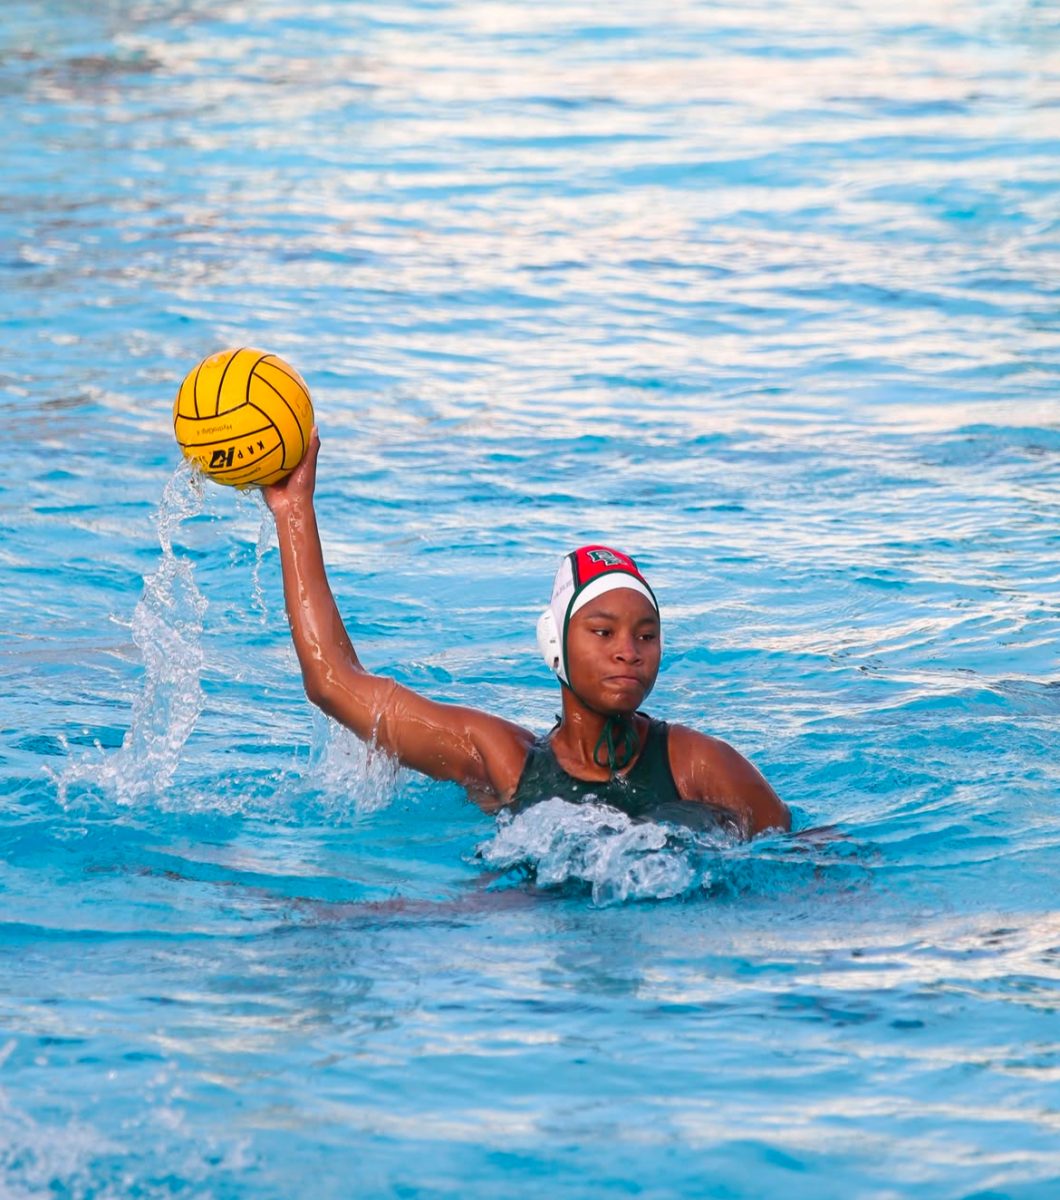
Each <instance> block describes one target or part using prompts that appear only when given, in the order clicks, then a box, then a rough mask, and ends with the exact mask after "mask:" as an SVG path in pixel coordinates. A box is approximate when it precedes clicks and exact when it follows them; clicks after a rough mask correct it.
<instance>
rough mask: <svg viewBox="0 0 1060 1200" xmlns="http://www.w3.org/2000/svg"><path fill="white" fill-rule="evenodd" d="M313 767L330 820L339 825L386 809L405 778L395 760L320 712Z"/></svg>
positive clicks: (316, 719)
mask: <svg viewBox="0 0 1060 1200" xmlns="http://www.w3.org/2000/svg"><path fill="white" fill-rule="evenodd" d="M311 767H312V776H313V779H314V781H315V782H316V783H317V784H318V785H319V787H320V790H321V801H322V803H323V806H324V808H325V810H326V812H327V815H328V819H329V820H330V821H332V822H337V823H339V824H343V823H345V822H347V821H349V820H351V819H352V818H355V817H360V816H364V815H365V814H367V813H373V812H379V811H380V810H381V809H384V808H386V807H387V806H388V805H389V804H390V803H391V802H392V801H393V799H394V797H395V796H396V795H397V793H398V791H399V789H400V787H401V782H402V778H403V772H402V769H401V767H400V766H399V764H398V763H397V761H396V760H395V759H393V758H391V757H390V756H389V755H388V754H386V753H385V752H384V751H382V750H380V749H379V748H378V747H377V746H375V745H370V744H368V743H366V742H362V741H361V740H360V738H358V737H356V735H354V734H353V733H351V732H350V731H349V730H348V729H346V728H345V727H344V726H342V725H339V724H338V723H337V722H335V721H332V720H330V719H329V718H327V717H325V716H324V714H323V713H319V712H314V715H313V746H312V757H311Z"/></svg>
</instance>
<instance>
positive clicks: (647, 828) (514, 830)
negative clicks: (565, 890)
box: [476, 798, 711, 905]
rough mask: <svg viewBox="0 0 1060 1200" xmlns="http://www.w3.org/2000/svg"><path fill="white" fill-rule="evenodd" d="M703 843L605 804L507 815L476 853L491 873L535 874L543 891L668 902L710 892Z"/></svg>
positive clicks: (547, 803) (559, 805)
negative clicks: (575, 886)
mask: <svg viewBox="0 0 1060 1200" xmlns="http://www.w3.org/2000/svg"><path fill="white" fill-rule="evenodd" d="M704 845H705V843H703V842H702V841H701V840H700V839H699V838H697V836H696V835H695V834H693V833H692V831H691V830H687V829H678V828H676V827H671V826H669V825H664V824H654V823H652V822H641V823H637V822H634V821H633V820H632V819H631V818H630V817H628V816H627V815H626V814H625V813H623V812H619V811H618V809H615V808H610V807H609V806H607V805H605V804H593V803H586V804H570V803H568V802H567V801H566V800H560V799H558V798H555V799H552V800H543V801H542V802H541V803H540V804H535V805H534V806H533V807H531V808H528V809H525V810H524V811H523V812H520V813H516V814H515V815H514V816H513V815H511V814H510V813H501V814H500V816H499V817H498V818H497V831H496V833H495V834H494V836H493V837H492V838H491V839H490V840H489V841H486V842H483V843H482V844H481V845H479V846H478V847H477V849H476V855H477V857H478V859H479V860H480V861H481V862H483V863H486V864H487V865H488V866H491V867H497V868H500V869H501V870H508V869H510V868H512V867H516V866H530V867H532V868H533V869H534V873H535V876H536V879H537V883H538V885H539V886H541V887H554V886H557V885H559V884H563V883H578V882H580V883H587V884H589V885H590V886H591V888H592V897H593V902H594V903H595V904H598V905H607V904H618V903H622V902H623V901H627V900H667V899H670V898H672V897H674V896H681V895H684V894H686V893H688V892H691V891H693V890H699V889H702V888H705V887H707V886H709V884H710V882H711V876H710V872H709V871H708V870H707V869H706V868H705V867H704V866H703V865H702V864H701V863H700V861H699V860H700V858H701V854H700V853H699V851H700V850H701V849H703V848H704Z"/></svg>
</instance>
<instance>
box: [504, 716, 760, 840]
mask: <svg viewBox="0 0 1060 1200" xmlns="http://www.w3.org/2000/svg"><path fill="white" fill-rule="evenodd" d="M554 732H555V730H554V729H553V730H550V731H549V733H547V734H546V735H545V736H544V737H540V738H538V739H537V740H536V741H535V742H534V743H533V745H532V746H531V747H530V751H529V753H528V754H527V756H526V764H525V766H524V767H523V773H522V775H520V777H519V784H518V786H517V787H516V789H515V795H514V796H513V797H512V799H511V809H512V811H513V812H522V811H523V810H524V809H527V808H530V807H531V806H533V805H534V804H537V803H539V802H540V801H542V800H550V799H553V798H555V797H558V798H559V799H561V800H566V801H568V802H569V803H571V804H584V803H586V802H587V801H590V800H593V801H595V802H596V803H598V804H608V805H610V806H611V807H612V808H617V809H619V810H620V811H621V812H624V813H626V814H627V815H628V816H630V817H632V818H633V819H634V820H640V821H646V820H651V821H673V822H675V823H676V824H679V825H689V826H692V827H693V828H695V829H718V828H719V827H720V828H725V829H727V830H729V831H731V832H736V833H738V832H740V829H739V822H738V820H737V818H736V817H735V815H734V814H732V813H730V812H728V811H726V810H725V809H721V808H716V807H715V806H714V805H712V804H703V803H700V802H699V801H690V800H683V799H682V798H681V794H680V792H678V790H677V784H676V783H675V782H674V776H673V772H672V771H671V770H670V750H669V739H670V727H669V726H668V725H667V724H666V722H665V721H656V720H654V719H653V718H651V717H649V718H648V733H647V736H646V737H645V739H644V746H643V748H642V749H641V752H640V756H639V757H638V759H637V761H636V762H635V763H634V764H633V766H632V767H631V768H630V769H629V770H628V771H627V772H626V773H625V774H624V775H617V774H616V775H612V776H611V778H610V779H577V778H576V777H575V776H573V775H568V774H567V772H566V771H564V769H563V768H562V767H561V766H560V765H559V762H558V760H557V759H556V755H555V752H554V751H553V749H552V742H551V737H552V733H554Z"/></svg>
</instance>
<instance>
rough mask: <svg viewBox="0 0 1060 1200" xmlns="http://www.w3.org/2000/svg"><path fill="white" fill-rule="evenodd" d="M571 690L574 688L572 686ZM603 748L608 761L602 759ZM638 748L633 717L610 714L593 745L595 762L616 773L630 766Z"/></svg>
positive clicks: (575, 693)
mask: <svg viewBox="0 0 1060 1200" xmlns="http://www.w3.org/2000/svg"><path fill="white" fill-rule="evenodd" d="M571 691H572V692H573V691H574V689H573V688H571ZM574 695H576V696H577V695H578V693H577V692H574ZM578 699H579V700H581V697H580V696H578ZM582 703H583V704H585V701H584V700H582ZM586 707H588V706H586ZM601 749H605V750H606V751H607V761H606V762H601V760H600V751H601ZM638 750H640V738H639V737H638V736H637V727H636V725H635V724H634V722H633V719H632V718H631V717H627V716H625V715H624V714H621V713H619V714H617V715H612V716H609V717H608V718H607V720H606V721H604V727H603V729H601V730H600V736H599V737H598V738H597V739H596V745H595V746H594V747H593V762H594V763H596V765H597V766H598V767H606V768H607V769H608V770H609V771H610V772H611V774H612V775H614V774H615V773H616V772H617V771H621V770H623V769H624V768H625V767H628V766H629V764H630V763H631V762H632V761H633V760H634V759H635V758H636V757H637V751H638Z"/></svg>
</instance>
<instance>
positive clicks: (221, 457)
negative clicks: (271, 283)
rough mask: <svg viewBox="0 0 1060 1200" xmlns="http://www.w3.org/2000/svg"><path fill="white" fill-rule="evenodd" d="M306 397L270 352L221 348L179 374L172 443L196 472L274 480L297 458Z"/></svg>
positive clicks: (309, 415)
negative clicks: (175, 438)
mask: <svg viewBox="0 0 1060 1200" xmlns="http://www.w3.org/2000/svg"><path fill="white" fill-rule="evenodd" d="M312 428H313V402H312V400H311V399H310V398H309V389H308V388H307V387H306V384H305V380H304V379H303V378H302V377H301V375H299V374H298V372H297V371H296V370H295V369H294V367H292V366H291V365H290V363H286V362H284V360H283V359H282V358H280V357H278V356H277V355H275V354H267V353H266V352H265V351H264V350H251V349H249V348H248V347H246V346H242V347H240V348H239V349H238V350H222V351H220V352H219V353H217V354H211V355H210V357H209V358H204V359H203V360H202V362H201V363H199V365H198V366H197V367H194V368H193V369H192V370H191V371H189V372H188V374H187V375H186V376H185V378H184V382H183V383H182V384H181V385H180V391H179V392H177V398H176V401H175V402H174V404H173V432H174V433H175V434H176V436H177V443H178V445H179V446H180V448H181V450H182V451H183V452H184V457H185V458H187V459H190V460H191V461H192V462H193V463H195V465H196V466H198V467H199V469H200V470H201V471H203V473H204V474H206V475H209V477H210V478H211V479H215V480H217V482H218V483H227V484H230V485H231V486H232V487H250V486H251V485H257V486H261V485H263V484H267V483H276V482H277V480H280V479H283V477H284V476H285V475H289V474H290V473H291V472H292V471H293V470H294V469H295V467H297V466H298V464H299V463H300V462H301V461H302V455H303V454H305V448H306V446H307V445H308V444H309V433H310V430H311V429H312Z"/></svg>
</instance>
